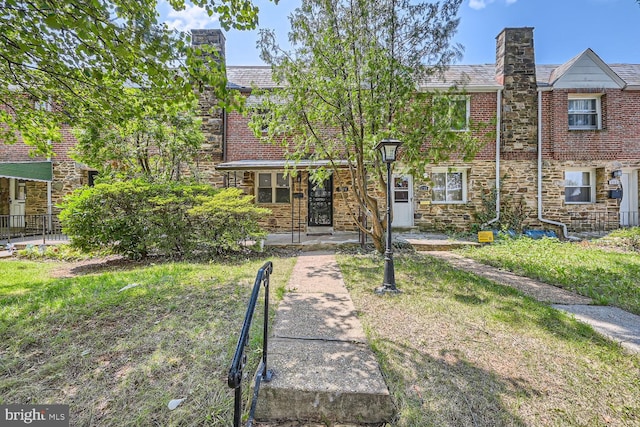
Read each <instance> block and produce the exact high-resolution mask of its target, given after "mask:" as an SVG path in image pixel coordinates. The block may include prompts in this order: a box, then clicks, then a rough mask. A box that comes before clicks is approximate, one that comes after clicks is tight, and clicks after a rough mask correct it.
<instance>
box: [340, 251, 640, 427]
mask: <svg viewBox="0 0 640 427" xmlns="http://www.w3.org/2000/svg"><path fill="white" fill-rule="evenodd" d="M338 262H339V264H340V267H341V269H342V273H343V275H344V278H345V281H346V283H347V287H348V288H349V290H350V293H351V297H352V299H353V300H354V303H355V305H356V309H357V310H358V312H359V315H360V318H361V320H362V323H363V326H364V328H365V331H366V333H367V335H368V338H369V343H370V344H371V345H372V347H373V349H374V351H375V353H376V355H377V357H378V360H379V362H380V365H381V369H382V371H383V375H384V376H385V378H386V381H387V385H388V386H389V388H390V392H391V393H392V396H393V398H394V402H395V403H396V405H397V411H398V416H397V419H396V420H395V421H394V422H393V423H392V425H393V426H407V427H408V426H559V425H585V426H586V425H594V426H596V425H621V426H622V425H638V424H640V358H638V357H637V356H632V355H629V354H627V353H625V352H624V351H623V350H622V349H621V348H620V347H619V346H618V345H616V344H614V343H612V342H610V341H608V340H606V339H604V338H602V337H601V336H600V335H598V334H597V333H595V332H594V331H593V330H592V329H591V328H590V327H589V326H587V325H584V324H582V323H579V322H577V321H575V320H573V319H572V318H571V317H569V316H567V315H565V314H563V313H561V312H559V311H556V310H554V309H552V308H551V307H549V306H546V305H544V304H541V303H538V302H537V301H535V300H533V299H531V298H528V297H525V296H523V295H522V294H520V293H519V292H518V291H516V290H514V289H512V288H509V287H504V286H500V285H497V284H495V283H493V282H491V281H489V280H486V279H484V278H480V277H478V276H474V275H472V274H469V273H466V272H461V271H458V270H455V269H453V268H451V267H450V266H449V265H448V264H447V263H445V262H443V261H440V260H437V259H434V258H431V257H428V256H426V255H420V254H402V255H399V256H397V257H396V259H395V266H396V269H395V272H396V279H397V282H398V287H399V288H400V289H401V290H402V293H401V294H400V295H398V296H385V297H379V296H376V295H374V293H373V289H374V288H375V287H376V286H378V285H379V284H380V282H381V280H382V273H383V260H382V259H381V258H380V257H379V256H353V255H351V256H339V257H338Z"/></svg>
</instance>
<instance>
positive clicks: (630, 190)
mask: <svg viewBox="0 0 640 427" xmlns="http://www.w3.org/2000/svg"><path fill="white" fill-rule="evenodd" d="M620 183H621V184H622V200H621V201H620V225H622V226H624V227H628V226H632V225H638V171H637V170H633V171H623V172H622V175H621V176H620Z"/></svg>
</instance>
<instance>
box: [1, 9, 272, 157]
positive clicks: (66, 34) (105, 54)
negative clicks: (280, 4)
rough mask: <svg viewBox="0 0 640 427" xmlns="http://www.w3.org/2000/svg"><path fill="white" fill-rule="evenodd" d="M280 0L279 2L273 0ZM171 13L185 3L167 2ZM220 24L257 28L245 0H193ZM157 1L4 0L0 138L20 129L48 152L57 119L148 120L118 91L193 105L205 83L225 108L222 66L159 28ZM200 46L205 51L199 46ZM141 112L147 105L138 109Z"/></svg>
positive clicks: (9, 139)
mask: <svg viewBox="0 0 640 427" xmlns="http://www.w3.org/2000/svg"><path fill="white" fill-rule="evenodd" d="M274 1H277V0H274ZM168 3H169V5H170V6H171V7H173V8H174V9H175V10H182V9H184V8H185V0H168ZM191 3H193V4H194V5H197V6H201V7H204V8H205V9H206V10H207V11H208V13H209V15H210V16H213V15H214V14H217V15H218V16H219V20H220V23H221V25H222V27H223V28H225V29H229V28H231V27H233V28H237V29H248V28H254V27H255V26H256V24H257V7H256V6H255V5H253V3H252V1H251V0H191ZM157 5H158V0H136V1H131V0H65V1H60V0H28V1H27V0H4V1H3V2H2V5H1V6H0V139H1V140H2V141H4V142H9V143H11V142H15V141H16V139H17V132H20V134H21V135H22V138H23V139H24V141H25V142H26V143H28V144H31V145H33V146H34V148H35V149H36V151H38V152H41V153H49V152H50V151H51V146H50V145H49V144H48V142H53V143H54V144H55V142H56V141H57V140H58V139H59V137H60V134H59V128H60V125H61V124H62V123H64V122H76V121H78V120H82V119H87V118H88V119H90V120H92V121H94V122H96V121H112V122H118V121H120V120H121V117H130V116H131V115H136V114H138V115H140V116H141V115H143V114H146V111H145V110H144V109H141V108H140V103H135V102H134V103H131V102H129V97H128V96H125V91H124V88H126V87H139V88H153V89H156V91H155V93H156V94H162V96H161V97H160V98H158V99H156V100H155V103H156V104H157V103H158V102H160V103H171V102H174V101H176V102H185V101H188V100H189V99H193V97H194V96H195V95H194V88H198V87H202V85H206V86H209V87H211V88H213V89H214V90H215V94H216V95H217V96H218V98H219V99H220V102H221V103H222V104H225V103H227V104H229V103H233V101H232V100H231V99H230V98H229V97H228V96H227V93H226V91H225V86H226V82H225V78H224V73H223V72H222V71H223V70H222V65H221V64H219V63H218V61H216V60H215V56H211V55H207V53H212V52H211V51H209V52H203V48H198V49H193V50H190V49H189V48H188V46H189V44H190V43H189V35H188V34H187V33H180V32H176V31H172V30H170V29H169V28H168V27H167V26H166V24H164V23H160V22H158V17H159V16H158V12H157V10H156V9H157ZM204 50H206V49H204ZM145 108H148V106H145Z"/></svg>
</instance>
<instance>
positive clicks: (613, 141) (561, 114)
mask: <svg viewBox="0 0 640 427" xmlns="http://www.w3.org/2000/svg"><path fill="white" fill-rule="evenodd" d="M572 93H595V94H598V95H602V96H601V106H602V129H599V130H569V126H568V97H569V94H572ZM542 103H543V113H542V121H543V124H542V126H543V144H544V145H543V156H544V157H545V158H551V159H554V160H615V159H638V158H640V92H637V91H622V90H618V89H605V90H595V91H585V90H566V89H562V90H553V91H549V92H543V95H542Z"/></svg>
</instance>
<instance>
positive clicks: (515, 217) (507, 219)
mask: <svg viewBox="0 0 640 427" xmlns="http://www.w3.org/2000/svg"><path fill="white" fill-rule="evenodd" d="M497 196H498V190H497V189H496V188H495V187H493V188H491V190H490V191H489V192H488V193H483V194H482V195H481V198H482V205H481V208H479V209H477V210H476V211H475V212H474V218H475V220H476V222H475V224H473V227H472V228H473V230H472V231H480V230H483V229H486V227H487V225H486V224H487V223H488V222H489V221H492V220H493V219H494V218H495V217H496V203H497ZM530 215H531V211H530V209H528V208H527V205H526V203H525V200H524V197H522V195H514V194H513V193H505V192H504V191H501V193H500V218H499V219H498V220H497V221H496V222H494V223H492V224H491V225H490V227H491V228H495V229H498V230H500V231H509V230H512V231H514V232H516V233H519V234H521V233H522V232H523V231H524V228H525V221H526V219H527V218H529V216H530Z"/></svg>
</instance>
